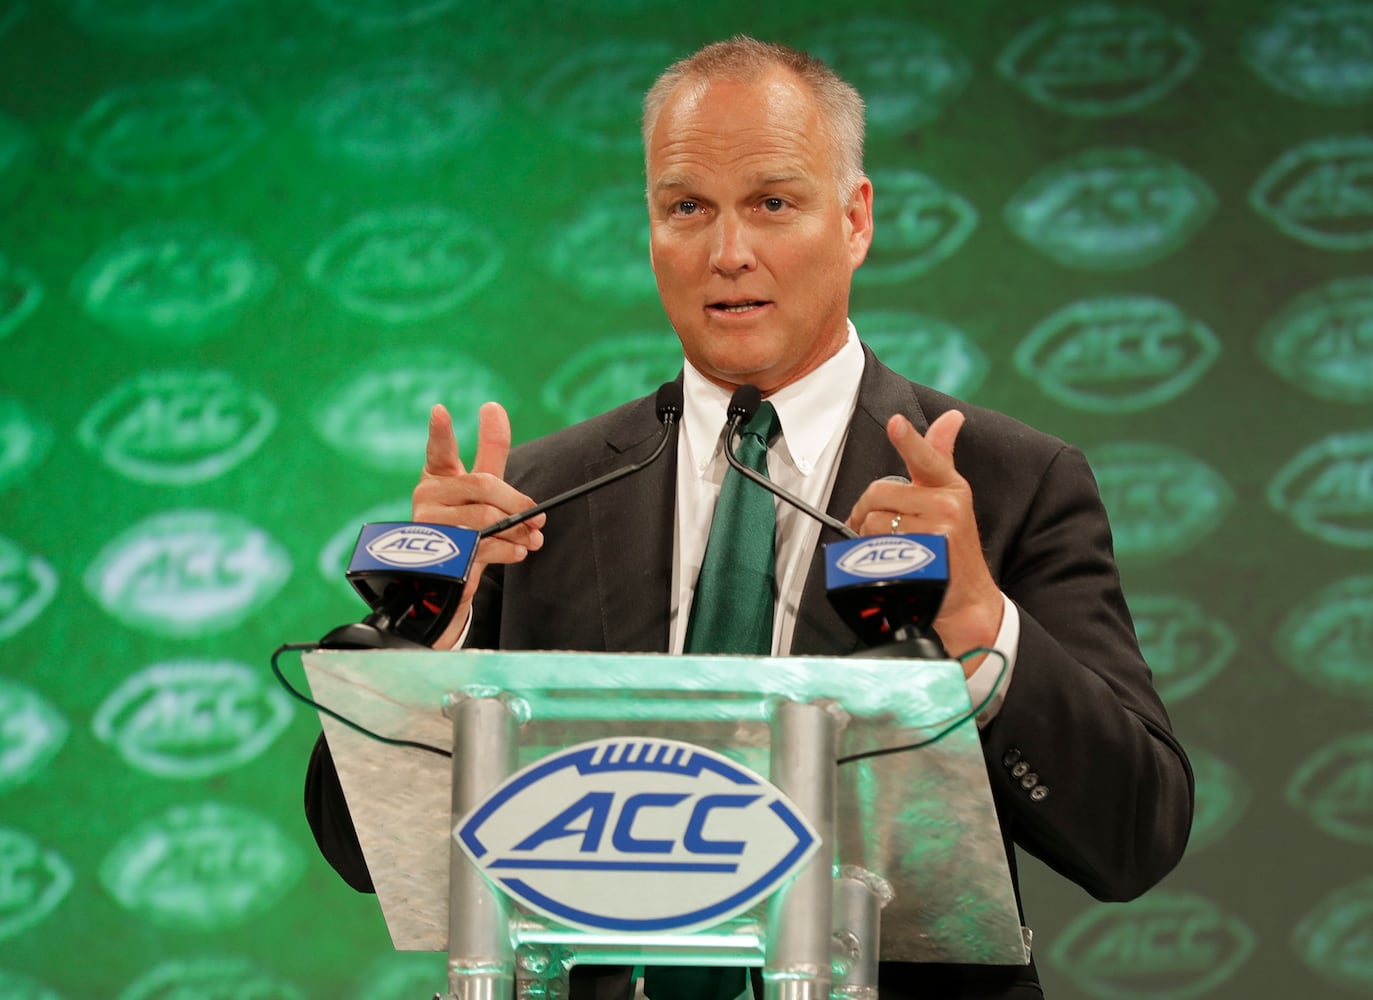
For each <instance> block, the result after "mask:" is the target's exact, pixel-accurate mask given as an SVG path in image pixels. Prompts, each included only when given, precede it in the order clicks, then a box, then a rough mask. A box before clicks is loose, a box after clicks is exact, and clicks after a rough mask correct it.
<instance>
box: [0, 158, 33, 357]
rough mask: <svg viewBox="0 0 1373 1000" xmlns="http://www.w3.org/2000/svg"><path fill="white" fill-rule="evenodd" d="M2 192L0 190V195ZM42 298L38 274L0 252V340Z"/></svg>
mask: <svg viewBox="0 0 1373 1000" xmlns="http://www.w3.org/2000/svg"><path fill="white" fill-rule="evenodd" d="M0 138H3V137H0ZM0 152H2V151H0ZM0 176H3V175H0ZM3 194H4V192H3V191H0V196H3ZM42 300H43V285H42V282H40V281H39V280H38V275H36V274H34V273H33V272H32V271H30V270H29V269H28V268H26V267H20V266H19V265H18V264H14V263H11V262H10V261H9V260H8V259H7V258H6V257H5V255H4V254H2V253H0V340H3V339H4V338H6V337H8V336H9V335H10V333H11V332H12V331H13V330H14V329H15V327H17V326H18V325H19V324H20V323H22V322H24V320H26V319H28V317H29V315H30V314H31V313H32V312H33V311H34V310H35V309H37V308H38V303H39V302H41V301H42Z"/></svg>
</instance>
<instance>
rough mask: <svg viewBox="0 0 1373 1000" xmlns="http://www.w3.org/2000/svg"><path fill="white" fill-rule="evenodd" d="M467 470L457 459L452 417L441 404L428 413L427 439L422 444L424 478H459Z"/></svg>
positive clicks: (437, 404)
mask: <svg viewBox="0 0 1373 1000" xmlns="http://www.w3.org/2000/svg"><path fill="white" fill-rule="evenodd" d="M466 471H467V470H466V469H464V468H463V467H462V459H461V458H459V457H458V439H457V438H456V437H454V436H453V417H452V416H451V415H450V414H449V412H448V408H447V407H446V406H444V405H443V404H442V403H436V404H434V408H433V409H431V410H430V411H429V439H428V440H427V441H426V442H425V444H424V474H425V475H426V476H461V475H462V474H463V473H465V472H466Z"/></svg>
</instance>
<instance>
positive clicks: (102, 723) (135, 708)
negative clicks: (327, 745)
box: [91, 660, 291, 778]
mask: <svg viewBox="0 0 1373 1000" xmlns="http://www.w3.org/2000/svg"><path fill="white" fill-rule="evenodd" d="M290 721H291V700H290V699H289V698H288V697H287V696H286V694H285V692H283V691H280V690H278V689H277V688H276V686H275V685H272V684H270V683H268V682H267V681H266V678H265V676H264V675H263V674H262V672H261V671H260V670H255V669H253V668H252V667H249V666H246V665H244V664H242V663H234V662H231V661H228V660H180V661H176V662H171V663H156V664H153V665H152V666H150V667H147V668H145V669H143V670H140V671H139V672H138V673H136V674H134V675H133V676H132V677H128V678H126V679H125V680H124V681H123V683H121V684H120V685H119V686H118V687H117V688H115V689H114V690H113V691H112V692H110V694H109V696H108V697H106V698H105V700H104V701H103V702H102V703H101V705H100V707H99V708H98V709H97V710H96V713H95V718H94V719H93V720H92V722H91V727H92V729H94V730H95V735H96V736H97V737H98V738H99V739H100V740H101V741H102V742H104V743H107V744H109V745H110V746H112V747H114V749H115V750H116V751H117V752H118V753H119V756H121V757H123V758H124V760H125V761H126V762H127V763H128V764H130V765H131V766H133V767H136V768H138V769H139V770H141V771H146V772H147V773H149V774H152V775H156V776H157V777H160V778H203V777H207V776H209V775H212V774H220V773H222V772H224V771H228V770H231V769H232V768H235V767H238V766H239V765H241V764H245V763H247V762H248V761H250V760H252V759H253V758H255V757H257V756H259V755H260V754H261V753H262V752H263V751H264V750H266V749H267V747H268V746H270V745H271V743H272V741H273V740H275V739H276V738H277V736H278V735H280V733H281V731H282V730H283V729H285V728H286V726H287V724H289V723H290Z"/></svg>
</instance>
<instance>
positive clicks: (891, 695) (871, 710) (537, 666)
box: [305, 650, 976, 757]
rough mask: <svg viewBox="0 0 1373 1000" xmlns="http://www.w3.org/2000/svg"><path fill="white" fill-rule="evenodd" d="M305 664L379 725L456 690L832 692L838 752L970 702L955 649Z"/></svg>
mask: <svg viewBox="0 0 1373 1000" xmlns="http://www.w3.org/2000/svg"><path fill="white" fill-rule="evenodd" d="M305 664H306V668H307V671H308V672H309V674H310V679H311V684H312V685H314V684H316V683H318V682H319V681H320V680H324V679H325V678H331V679H333V680H334V681H336V682H338V683H335V684H331V683H329V682H328V681H327V680H325V686H326V687H328V688H329V689H330V691H331V696H330V697H331V699H332V700H325V699H320V700H322V701H325V704H328V705H329V707H331V708H333V709H335V710H336V711H339V712H341V713H342V714H344V715H347V716H348V717H349V718H355V716H354V715H353V714H351V712H350V706H351V709H352V710H356V711H357V712H359V713H361V714H362V716H363V717H365V718H366V719H368V720H370V721H369V722H367V723H365V724H367V725H368V726H369V727H370V728H372V729H375V730H378V731H380V732H383V733H391V732H393V731H392V730H390V729H386V728H383V727H385V726H386V725H388V724H389V723H395V724H398V725H399V726H400V728H402V729H408V728H409V727H408V726H407V725H405V720H406V719H407V718H410V719H413V718H414V716H415V715H416V714H418V715H433V714H434V713H436V712H440V711H441V710H442V708H443V707H444V706H445V705H447V704H449V703H451V702H452V700H453V699H454V698H461V697H489V696H491V695H494V694H497V693H503V694H504V696H505V697H506V698H507V699H508V700H509V702H510V703H511V704H512V706H513V707H514V709H515V712H516V715H517V717H518V718H519V719H520V720H521V722H525V723H528V722H534V723H557V722H561V721H566V722H575V721H580V720H588V719H597V720H603V721H616V722H659V721H668V722H680V723H683V724H686V725H689V726H690V725H692V724H698V725H702V724H703V725H706V726H709V725H710V724H712V723H717V724H718V723H735V724H738V723H750V722H757V723H764V724H766V722H767V721H768V719H769V718H771V716H772V712H773V710H774V708H775V706H776V704H777V702H778V699H789V700H791V701H798V702H807V703H809V702H817V701H826V702H830V703H831V704H832V705H833V707H834V710H835V711H837V712H839V713H841V717H842V718H843V720H844V725H843V726H842V728H841V730H840V738H839V755H840V756H841V757H849V756H853V755H856V754H864V753H870V752H873V751H877V750H882V749H887V748H891V747H894V746H903V745H906V744H910V743H916V742H921V741H923V740H925V739H928V738H930V737H931V736H933V735H935V734H937V733H939V732H940V731H942V730H943V729H945V728H947V727H948V726H950V725H952V724H953V723H955V722H957V721H958V720H960V719H962V718H964V717H965V716H967V714H968V713H969V712H970V710H971V705H970V702H969V700H968V689H967V685H966V684H965V682H964V679H963V668H962V666H961V665H960V664H958V663H957V662H955V661H952V660H902V659H858V658H840V657H801V656H798V657H757V656H715V655H709V656H700V655H697V656H664V655H660V654H637V653H549V652H500V651H489V650H468V651H454V652H452V653H435V652H429V651H415V652H408V651H328V652H326V651H320V652H313V653H307V654H306V656H305ZM340 700H341V701H342V703H340ZM358 721H361V720H360V719H359V720H358ZM960 728H963V729H966V730H967V731H966V733H959V732H956V731H955V732H951V733H949V734H948V735H947V736H945V737H944V739H946V740H952V741H954V742H960V741H963V740H974V741H975V740H976V727H974V726H973V725H971V723H970V724H969V725H967V726H966V727H960Z"/></svg>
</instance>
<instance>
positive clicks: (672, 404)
mask: <svg viewBox="0 0 1373 1000" xmlns="http://www.w3.org/2000/svg"><path fill="white" fill-rule="evenodd" d="M682 405H683V397H682V386H681V383H679V382H664V383H663V384H662V385H661V386H659V387H658V393H657V395H656V396H655V397H654V410H655V412H656V413H657V415H658V421H659V423H661V424H662V425H663V435H662V437H660V438H659V439H658V447H656V448H654V449H653V454H651V455H649V456H648V457H647V458H645V459H644V460H643V461H642V462H634V463H632V464H630V465H626V466H624V467H623V468H620V469H616V470H614V471H613V472H607V473H606V474H605V475H604V476H601V477H600V478H599V479H593V480H592V481H591V482H589V483H583V484H582V485H581V486H576V487H573V488H572V489H570V490H567V491H566V492H564V493H559V494H558V495H557V496H555V497H550V498H549V499H547V500H545V501H543V502H542V503H537V504H535V505H534V506H533V507H530V508H529V509H528V510H522V511H520V512H519V513H518V514H511V515H510V516H509V517H507V518H505V519H503V520H500V521H497V522H496V523H495V524H489V525H487V526H486V527H485V528H482V529H481V530H480V531H478V532H477V538H478V539H481V538H486V537H487V536H488V535H499V534H500V533H501V532H502V531H506V530H508V529H510V528H513V527H515V526H516V525H517V524H523V523H524V522H525V521H528V520H529V519H530V518H531V517H534V516H536V515H538V514H542V513H543V512H544V511H546V510H552V509H553V508H554V507H557V506H560V505H562V504H565V503H567V502H568V501H569V500H575V499H577V497H579V496H582V495H583V494H585V493H590V492H591V491H592V490H598V489H600V488H601V487H602V486H605V485H606V484H608V483H613V482H614V481H615V480H617V479H620V478H621V477H623V476H628V475H630V474H631V473H634V472H638V471H639V470H640V469H643V468H646V467H648V466H650V465H652V464H653V463H654V462H655V461H657V460H658V456H659V455H661V454H662V453H663V451H664V450H665V449H666V448H667V443H668V441H669V440H671V438H672V428H673V427H675V426H676V425H677V421H678V420H679V419H680V418H681V416H682Z"/></svg>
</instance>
